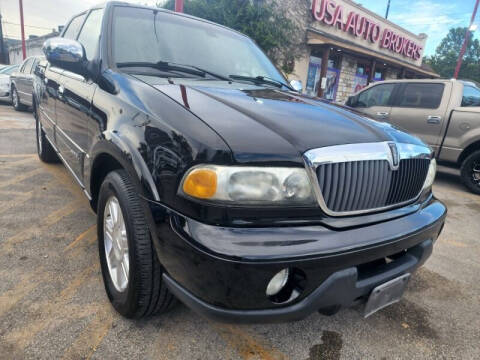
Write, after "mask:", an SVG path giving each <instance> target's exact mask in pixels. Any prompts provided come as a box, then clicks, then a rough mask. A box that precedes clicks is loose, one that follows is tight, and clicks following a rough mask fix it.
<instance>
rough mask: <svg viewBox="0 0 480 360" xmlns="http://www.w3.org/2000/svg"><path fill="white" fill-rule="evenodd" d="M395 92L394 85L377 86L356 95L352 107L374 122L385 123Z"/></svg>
mask: <svg viewBox="0 0 480 360" xmlns="http://www.w3.org/2000/svg"><path fill="white" fill-rule="evenodd" d="M394 90H395V84H394V83H387V84H377V85H374V86H372V87H371V88H368V89H366V90H364V91H363V92H361V93H360V94H358V95H357V96H356V99H355V101H354V103H353V104H351V106H352V107H355V108H356V109H357V110H358V111H361V112H363V113H365V114H366V115H368V116H369V117H371V118H372V119H375V120H380V121H387V120H388V118H389V116H390V111H391V108H392V107H391V104H392V100H393V94H394Z"/></svg>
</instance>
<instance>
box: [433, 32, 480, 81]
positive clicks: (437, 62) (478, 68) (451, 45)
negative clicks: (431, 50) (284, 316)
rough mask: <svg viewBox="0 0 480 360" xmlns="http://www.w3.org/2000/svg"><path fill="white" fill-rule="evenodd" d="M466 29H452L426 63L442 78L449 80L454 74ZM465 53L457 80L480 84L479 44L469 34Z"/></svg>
mask: <svg viewBox="0 0 480 360" xmlns="http://www.w3.org/2000/svg"><path fill="white" fill-rule="evenodd" d="M466 31H467V28H460V27H459V28H452V29H450V31H449V33H448V35H447V36H446V37H445V38H444V39H443V40H442V42H441V43H440V45H439V46H438V47H437V49H436V52H435V55H433V56H431V57H429V58H426V59H425V60H426V62H427V63H428V64H430V66H431V67H432V68H433V69H434V70H435V71H436V72H437V73H438V74H440V75H441V76H442V77H444V78H451V77H453V74H454V72H455V67H456V65H457V59H458V55H459V54H460V50H461V48H462V45H463V39H464V37H465V32H466ZM470 35H471V36H470V38H469V41H468V43H467V51H466V52H465V56H464V58H463V63H462V67H461V69H460V74H459V76H458V77H459V78H460V79H467V80H474V81H477V82H480V65H479V64H480V42H479V41H478V39H473V35H472V34H470Z"/></svg>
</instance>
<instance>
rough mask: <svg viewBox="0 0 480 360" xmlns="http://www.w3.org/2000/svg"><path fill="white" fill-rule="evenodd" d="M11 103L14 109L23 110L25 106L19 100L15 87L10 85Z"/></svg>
mask: <svg viewBox="0 0 480 360" xmlns="http://www.w3.org/2000/svg"><path fill="white" fill-rule="evenodd" d="M12 105H13V108H14V109H15V110H16V111H24V110H25V109H26V108H27V107H26V106H25V105H23V104H22V103H21V102H20V98H19V97H18V92H17V88H16V87H15V86H14V85H12Z"/></svg>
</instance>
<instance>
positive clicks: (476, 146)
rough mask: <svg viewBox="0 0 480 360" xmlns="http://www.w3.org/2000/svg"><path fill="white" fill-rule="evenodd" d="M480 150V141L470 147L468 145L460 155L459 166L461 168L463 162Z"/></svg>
mask: <svg viewBox="0 0 480 360" xmlns="http://www.w3.org/2000/svg"><path fill="white" fill-rule="evenodd" d="M477 150H480V140H476V141H474V142H473V143H471V144H470V145H468V146H467V147H466V148H465V149H463V151H462V152H461V153H460V156H459V157H458V165H459V166H461V165H462V163H463V161H464V160H465V159H466V158H467V157H468V156H469V155H470V154H472V153H473V152H475V151H477Z"/></svg>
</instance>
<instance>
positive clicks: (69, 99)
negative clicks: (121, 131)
mask: <svg viewBox="0 0 480 360" xmlns="http://www.w3.org/2000/svg"><path fill="white" fill-rule="evenodd" d="M102 16H103V9H93V10H91V11H90V12H89V13H88V15H87V18H86V20H85V22H84V24H83V26H82V27H81V29H80V32H79V34H78V36H77V40H78V41H79V42H80V43H81V44H82V45H83V46H84V48H85V53H86V57H87V60H92V59H93V57H94V55H95V53H96V51H97V46H98V43H99V38H100V31H101V22H102ZM59 84H60V86H59V100H58V101H57V107H56V117H57V145H58V149H59V151H60V154H61V155H62V157H63V158H64V159H65V160H66V161H67V163H68V165H69V167H70V168H71V170H72V172H73V173H74V174H75V176H76V177H77V180H78V181H79V182H80V183H81V184H82V185H83V169H84V161H85V156H86V153H87V152H88V149H89V148H90V145H91V140H92V139H91V136H90V135H89V133H88V128H89V119H90V110H91V102H92V98H93V94H94V92H95V89H96V87H97V84H96V83H95V82H93V81H92V80H91V79H88V78H85V77H84V76H82V75H79V74H75V73H73V72H71V71H68V70H64V71H63V73H62V74H61V75H60V78H59Z"/></svg>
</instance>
